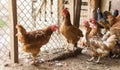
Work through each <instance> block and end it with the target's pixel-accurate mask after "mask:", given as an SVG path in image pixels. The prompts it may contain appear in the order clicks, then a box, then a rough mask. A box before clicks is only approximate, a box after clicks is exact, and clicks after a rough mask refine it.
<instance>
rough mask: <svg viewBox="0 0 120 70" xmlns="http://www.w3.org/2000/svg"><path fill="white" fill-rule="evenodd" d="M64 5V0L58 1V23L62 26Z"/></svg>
mask: <svg viewBox="0 0 120 70" xmlns="http://www.w3.org/2000/svg"><path fill="white" fill-rule="evenodd" d="M63 7H64V5H63V0H58V23H59V25H60V23H61V16H62V14H61V12H62V9H63Z"/></svg>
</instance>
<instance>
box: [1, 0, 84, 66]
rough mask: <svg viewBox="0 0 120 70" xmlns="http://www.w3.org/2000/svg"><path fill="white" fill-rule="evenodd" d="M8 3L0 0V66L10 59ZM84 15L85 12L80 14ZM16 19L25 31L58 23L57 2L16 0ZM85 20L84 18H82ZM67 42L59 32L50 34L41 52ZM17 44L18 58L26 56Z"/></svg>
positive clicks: (53, 0)
mask: <svg viewBox="0 0 120 70" xmlns="http://www.w3.org/2000/svg"><path fill="white" fill-rule="evenodd" d="M8 10H9V2H8V0H0V64H2V63H3V62H6V61H7V60H9V59H10V25H9V24H10V20H9V11H8ZM81 13H85V12H81ZM17 18H18V23H19V24H21V25H22V26H23V27H24V28H25V29H26V30H27V31H33V30H37V29H42V28H44V27H46V26H48V25H51V24H54V23H57V22H58V0H17ZM84 18H85V17H84ZM66 43H67V42H66V40H65V39H64V37H63V36H62V35H61V34H60V33H59V31H57V32H55V33H54V34H52V36H51V39H50V41H49V42H48V43H47V44H46V45H44V46H42V48H41V50H42V51H47V52H50V50H52V49H59V48H63V45H65V44H66ZM20 46H21V44H20V43H19V57H20V58H25V57H26V56H27V54H24V52H23V51H22V49H21V47H20Z"/></svg>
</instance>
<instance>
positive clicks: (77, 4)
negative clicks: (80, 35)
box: [73, 0, 82, 27]
mask: <svg viewBox="0 0 120 70" xmlns="http://www.w3.org/2000/svg"><path fill="white" fill-rule="evenodd" d="M81 4H82V1H81V0H75V2H74V6H75V8H74V24H73V25H75V26H76V27H79V22H80V12H81Z"/></svg>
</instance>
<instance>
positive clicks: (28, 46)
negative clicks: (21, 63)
mask: <svg viewBox="0 0 120 70" xmlns="http://www.w3.org/2000/svg"><path fill="white" fill-rule="evenodd" d="M57 28H58V25H57V24H54V25H51V26H48V27H46V28H43V29H39V30H36V31H30V32H27V31H26V30H25V28H23V26H22V25H20V24H17V25H16V29H17V34H16V36H17V37H18V40H19V41H20V42H21V44H22V49H23V51H25V52H28V53H31V54H32V60H33V62H32V64H36V61H35V57H36V56H37V54H38V53H39V52H40V48H41V47H42V45H45V44H47V43H48V41H49V39H50V37H51V35H52V33H53V32H54V31H56V30H57Z"/></svg>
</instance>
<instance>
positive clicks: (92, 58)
mask: <svg viewBox="0 0 120 70" xmlns="http://www.w3.org/2000/svg"><path fill="white" fill-rule="evenodd" d="M94 58H95V57H91V58H90V59H88V60H87V61H89V62H91V61H93V60H94Z"/></svg>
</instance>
